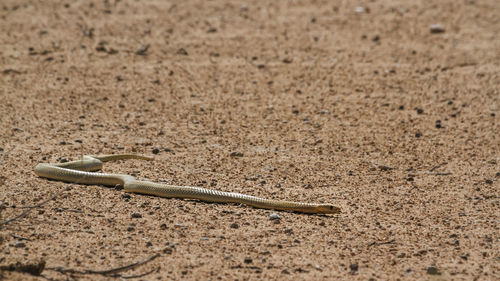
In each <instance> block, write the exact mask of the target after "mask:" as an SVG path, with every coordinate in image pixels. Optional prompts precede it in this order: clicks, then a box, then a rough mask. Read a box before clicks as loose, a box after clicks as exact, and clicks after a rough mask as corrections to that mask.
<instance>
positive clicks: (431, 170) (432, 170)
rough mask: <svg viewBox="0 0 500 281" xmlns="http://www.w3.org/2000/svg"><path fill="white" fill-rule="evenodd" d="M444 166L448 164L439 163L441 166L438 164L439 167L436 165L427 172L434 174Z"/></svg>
mask: <svg viewBox="0 0 500 281" xmlns="http://www.w3.org/2000/svg"><path fill="white" fill-rule="evenodd" d="M446 164H448V162H444V163H441V164H439V165H436V166H434V167H432V168H431V169H430V170H429V172H434V171H435V170H436V169H439V168H441V167H443V166H444V165H446Z"/></svg>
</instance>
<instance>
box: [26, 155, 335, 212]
mask: <svg viewBox="0 0 500 281" xmlns="http://www.w3.org/2000/svg"><path fill="white" fill-rule="evenodd" d="M125 159H139V160H147V161H151V160H153V157H150V156H144V155H137V154H106V155H84V156H83V157H82V159H81V160H76V161H66V162H63V163H40V164H38V165H36V166H35V170H34V171H35V174H36V175H37V176H39V177H42V178H47V179H51V180H56V181H63V182H69V183H77V184H86V185H104V186H111V187H120V188H121V189H123V190H124V191H125V192H131V193H138V194H145V195H153V196H159V197H166V198H181V199H195V200H200V201H205V202H214V203H239V204H244V205H248V206H252V207H255V208H261V209H271V210H279V211H290V212H300V213H308V214H336V213H340V208H339V207H336V206H334V205H332V204H319V203H302V202H292V201H282V200H273V199H265V198H260V197H256V196H251V195H246V194H241V193H235V192H225V191H219V190H213V189H208V188H203V187H196V186H177V185H169V184H164V183H154V182H150V181H146V180H137V179H135V178H134V177H133V176H131V175H126V174H110V173H102V172H97V171H101V170H102V168H103V163H104V162H108V161H117V160H125Z"/></svg>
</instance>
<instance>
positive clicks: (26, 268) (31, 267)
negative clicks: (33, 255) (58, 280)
mask: <svg viewBox="0 0 500 281" xmlns="http://www.w3.org/2000/svg"><path fill="white" fill-rule="evenodd" d="M44 269H45V260H40V261H37V262H34V263H24V264H23V263H21V262H16V263H15V264H10V265H2V266H0V270H5V271H17V272H24V273H29V274H31V275H35V276H39V275H40V274H42V271H43V270H44Z"/></svg>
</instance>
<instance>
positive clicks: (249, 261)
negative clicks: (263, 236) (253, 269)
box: [244, 257, 253, 264]
mask: <svg viewBox="0 0 500 281" xmlns="http://www.w3.org/2000/svg"><path fill="white" fill-rule="evenodd" d="M244 262H245V263H247V264H248V263H252V262H253V260H252V259H251V258H248V257H246V258H245V260H244Z"/></svg>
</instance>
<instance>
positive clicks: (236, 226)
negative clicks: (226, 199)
mask: <svg viewBox="0 0 500 281" xmlns="http://www.w3.org/2000/svg"><path fill="white" fill-rule="evenodd" d="M231 228H234V229H238V228H240V226H239V225H238V224H237V223H235V222H233V223H232V224H231Z"/></svg>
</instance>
